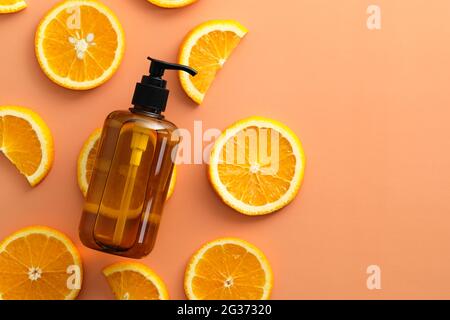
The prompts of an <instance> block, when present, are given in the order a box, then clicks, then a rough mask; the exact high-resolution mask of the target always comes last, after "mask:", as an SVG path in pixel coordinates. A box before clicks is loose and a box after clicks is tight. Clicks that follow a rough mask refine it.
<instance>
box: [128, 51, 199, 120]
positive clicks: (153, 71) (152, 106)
mask: <svg viewBox="0 0 450 320" xmlns="http://www.w3.org/2000/svg"><path fill="white" fill-rule="evenodd" d="M147 59H148V60H150V61H151V64H150V70H149V73H150V74H149V75H148V76H143V77H142V80H141V82H139V83H137V84H136V90H135V91H134V96H133V102H132V103H133V105H134V107H133V108H132V109H131V111H141V112H150V113H154V114H161V112H163V111H164V110H166V105H167V99H168V97H169V90H167V89H166V85H167V81H166V80H164V79H162V77H163V75H164V72H165V71H166V70H179V71H184V72H187V73H189V74H190V75H192V76H195V75H196V74H197V71H195V70H194V69H192V68H190V67H188V66H184V65H181V64H176V63H169V62H165V61H162V60H157V59H153V58H150V57H148V58H147Z"/></svg>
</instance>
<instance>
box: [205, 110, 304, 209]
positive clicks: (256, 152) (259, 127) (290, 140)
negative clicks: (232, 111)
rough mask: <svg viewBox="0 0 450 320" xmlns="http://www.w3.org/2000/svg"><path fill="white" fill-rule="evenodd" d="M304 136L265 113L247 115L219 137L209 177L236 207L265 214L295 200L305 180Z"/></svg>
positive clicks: (216, 187)
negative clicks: (301, 138) (249, 116)
mask: <svg viewBox="0 0 450 320" xmlns="http://www.w3.org/2000/svg"><path fill="white" fill-rule="evenodd" d="M304 169H305V154H304V152H303V148H302V145H301V142H300V140H299V139H298V138H297V136H296V135H295V133H294V132H292V130H290V129H289V128H288V127H286V126H285V125H283V124H282V123H280V122H278V121H275V120H272V119H267V118H263V117H251V118H248V119H244V120H241V121H239V122H237V123H235V124H234V125H232V126H231V127H229V128H228V129H226V130H225V132H224V133H223V134H222V135H221V136H220V137H219V138H218V139H217V140H216V142H215V145H214V147H213V149H212V151H211V157H210V163H209V180H210V182H211V184H212V186H213V188H214V190H215V191H216V192H217V194H218V195H219V196H220V198H221V199H222V200H223V201H224V202H225V203H226V204H227V205H229V206H230V207H232V208H234V209H235V210H237V211H238V212H241V213H243V214H246V215H253V216H254V215H263V214H268V213H271V212H274V211H276V210H278V209H281V208H282V207H284V206H286V205H287V204H289V203H290V202H291V201H292V200H293V199H294V197H295V196H296V195H297V193H298V190H299V188H300V185H301V183H302V180H303V175H304Z"/></svg>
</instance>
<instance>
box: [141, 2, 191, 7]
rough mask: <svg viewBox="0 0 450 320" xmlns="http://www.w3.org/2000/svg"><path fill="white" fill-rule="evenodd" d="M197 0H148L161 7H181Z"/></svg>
mask: <svg viewBox="0 0 450 320" xmlns="http://www.w3.org/2000/svg"><path fill="white" fill-rule="evenodd" d="M196 1H197V0H148V2H150V3H153V4H154V5H157V6H158V7H162V8H181V7H185V6H188V5H190V4H192V3H194V2H196Z"/></svg>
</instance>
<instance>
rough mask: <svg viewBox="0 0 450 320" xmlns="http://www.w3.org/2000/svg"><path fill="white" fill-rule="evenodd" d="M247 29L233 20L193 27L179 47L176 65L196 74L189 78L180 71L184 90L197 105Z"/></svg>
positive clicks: (215, 21) (216, 21) (213, 21)
mask: <svg viewBox="0 0 450 320" xmlns="http://www.w3.org/2000/svg"><path fill="white" fill-rule="evenodd" d="M247 32H248V30H247V29H246V28H245V27H244V26H242V25H241V24H240V23H239V22H237V21H235V20H212V21H208V22H205V23H202V24H201V25H199V26H198V27H196V28H194V29H193V30H192V31H191V32H190V33H189V34H188V35H187V36H186V38H185V40H184V41H183V43H182V45H181V50H180V54H179V63H180V64H184V65H188V66H190V67H192V68H194V69H195V70H197V71H198V74H197V75H196V76H195V77H193V76H191V75H189V74H186V73H185V72H180V73H179V77H180V81H181V85H182V87H183V89H184V91H185V92H186V93H187V95H188V96H189V97H191V99H192V100H194V101H195V102H196V103H198V104H201V103H202V102H203V99H204V97H205V94H206V92H207V91H208V89H209V88H210V86H211V84H212V83H213V81H214V78H215V77H216V74H217V72H218V71H219V70H220V69H222V68H223V66H224V64H225V62H226V61H227V60H228V58H229V57H230V55H231V53H232V52H233V50H234V49H235V48H236V47H237V45H238V44H239V42H240V41H241V39H242V38H243V37H244V36H245V35H246V34H247Z"/></svg>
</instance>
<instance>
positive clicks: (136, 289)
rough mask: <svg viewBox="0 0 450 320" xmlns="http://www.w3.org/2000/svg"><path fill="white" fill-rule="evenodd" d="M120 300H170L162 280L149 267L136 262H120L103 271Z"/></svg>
mask: <svg viewBox="0 0 450 320" xmlns="http://www.w3.org/2000/svg"><path fill="white" fill-rule="evenodd" d="M103 274H104V276H105V277H106V280H107V281H108V284H109V286H110V288H111V290H112V291H113V293H114V295H115V296H116V298H117V299H118V300H168V299H169V294H168V292H167V288H166V285H165V284H164V282H163V281H162V280H161V278H160V277H159V276H158V275H157V274H156V273H155V272H154V271H153V270H152V269H150V268H149V267H147V266H145V265H143V264H141V263H136V262H119V263H116V264H113V265H111V266H109V267H107V268H105V269H104V270H103Z"/></svg>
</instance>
